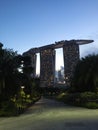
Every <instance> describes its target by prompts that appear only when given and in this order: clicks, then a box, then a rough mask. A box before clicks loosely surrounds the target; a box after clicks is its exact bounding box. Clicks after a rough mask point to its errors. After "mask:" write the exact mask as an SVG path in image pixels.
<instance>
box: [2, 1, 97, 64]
mask: <svg viewBox="0 0 98 130" xmlns="http://www.w3.org/2000/svg"><path fill="white" fill-rule="evenodd" d="M71 39H92V40H94V42H93V43H91V44H87V45H82V46H80V57H84V56H86V55H88V54H92V53H98V0H0V42H1V43H3V45H4V48H10V49H13V50H14V51H18V53H19V54H22V53H23V52H25V51H27V50H29V49H31V48H34V47H40V46H44V45H48V44H52V43H55V41H61V40H71ZM61 55H62V51H61V49H60V50H57V59H58V61H56V62H57V64H58V66H60V65H62V64H63V61H62V56H61Z"/></svg>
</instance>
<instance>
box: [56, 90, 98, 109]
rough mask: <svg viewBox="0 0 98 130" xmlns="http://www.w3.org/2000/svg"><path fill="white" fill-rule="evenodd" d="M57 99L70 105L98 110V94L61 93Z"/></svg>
mask: <svg viewBox="0 0 98 130" xmlns="http://www.w3.org/2000/svg"><path fill="white" fill-rule="evenodd" d="M56 99H57V100H59V101H63V102H64V103H67V104H70V105H75V106H81V107H87V108H91V109H92V108H98V94H97V93H94V92H83V93H61V94H59V95H58V96H57V97H56Z"/></svg>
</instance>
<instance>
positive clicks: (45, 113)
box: [0, 98, 98, 130]
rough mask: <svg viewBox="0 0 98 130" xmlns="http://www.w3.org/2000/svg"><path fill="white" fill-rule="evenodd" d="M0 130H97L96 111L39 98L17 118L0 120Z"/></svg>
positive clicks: (97, 117) (97, 118)
mask: <svg viewBox="0 0 98 130" xmlns="http://www.w3.org/2000/svg"><path fill="white" fill-rule="evenodd" d="M0 130H98V109H97V110H91V109H85V108H80V107H72V106H67V105H65V104H63V103H60V102H57V101H54V100H50V99H45V98H41V99H40V100H39V101H38V102H37V103H36V104H35V105H33V106H31V107H30V108H29V109H28V111H26V112H25V113H24V114H22V115H21V116H19V117H9V118H0Z"/></svg>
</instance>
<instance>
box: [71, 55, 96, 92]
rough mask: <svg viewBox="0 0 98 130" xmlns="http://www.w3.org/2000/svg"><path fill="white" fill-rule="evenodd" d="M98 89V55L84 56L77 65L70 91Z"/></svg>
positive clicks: (94, 90)
mask: <svg viewBox="0 0 98 130" xmlns="http://www.w3.org/2000/svg"><path fill="white" fill-rule="evenodd" d="M97 90H98V55H89V56H86V57H85V58H82V59H81V60H80V61H79V63H78V64H77V66H76V69H75V72H74V76H73V80H72V83H71V89H70V90H69V91H70V92H85V91H91V92H92V91H93V92H96V91H97Z"/></svg>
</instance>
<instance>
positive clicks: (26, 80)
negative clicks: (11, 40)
mask: <svg viewBox="0 0 98 130" xmlns="http://www.w3.org/2000/svg"><path fill="white" fill-rule="evenodd" d="M2 47H3V44H1V43H0V115H2V116H6V115H7V116H10V115H15V114H19V113H22V112H23V111H24V109H26V108H27V107H28V105H30V104H31V103H34V102H35V101H37V100H38V99H39V98H40V89H39V81H40V80H39V79H32V76H31V74H33V68H32V67H31V58H30V57H29V56H22V55H19V54H17V52H14V51H13V50H12V49H3V48H2ZM21 86H24V88H21Z"/></svg>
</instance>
